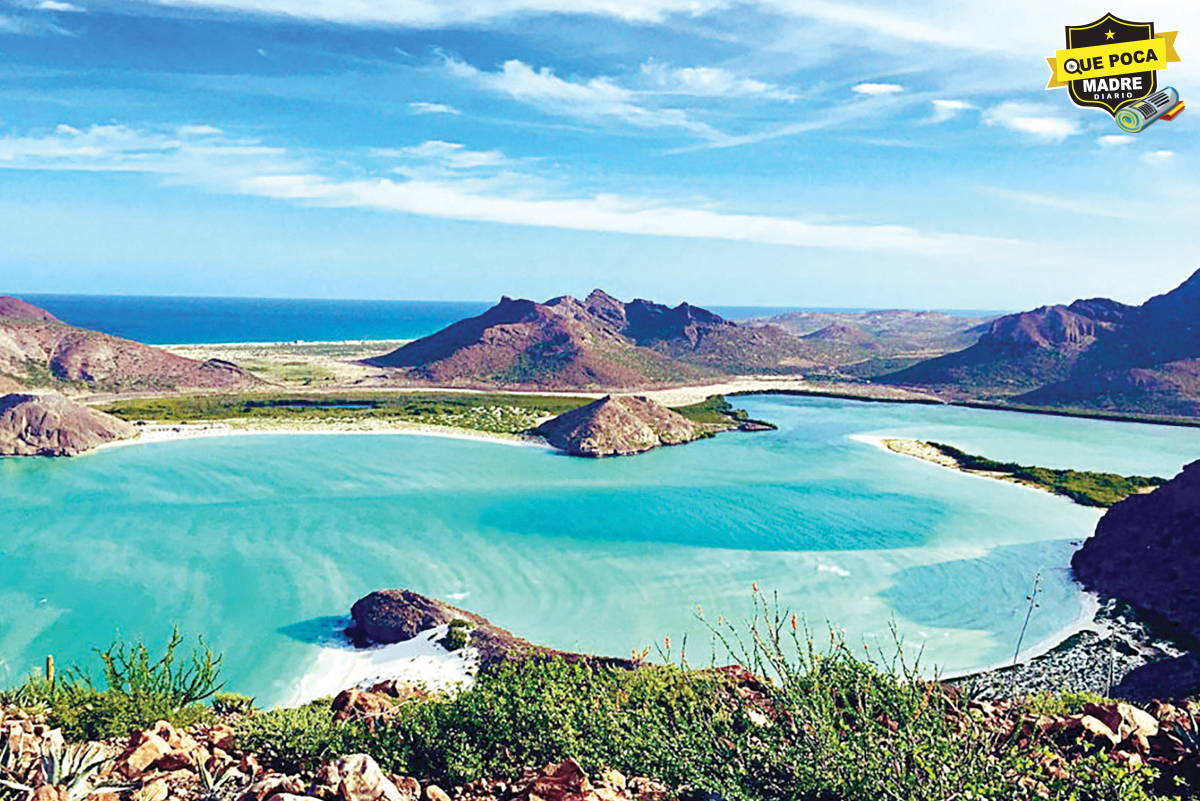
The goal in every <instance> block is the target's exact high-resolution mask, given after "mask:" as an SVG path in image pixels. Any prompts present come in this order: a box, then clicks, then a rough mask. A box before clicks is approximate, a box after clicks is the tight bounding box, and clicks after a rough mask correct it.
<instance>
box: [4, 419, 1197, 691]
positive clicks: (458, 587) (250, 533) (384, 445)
mask: <svg viewBox="0 0 1200 801" xmlns="http://www.w3.org/2000/svg"><path fill="white" fill-rule="evenodd" d="M737 401H738V404H739V405H741V406H745V407H746V408H747V409H749V411H750V412H751V414H752V416H755V417H761V418H764V419H768V420H771V421H773V422H776V423H777V424H779V426H780V428H779V431H776V432H764V433H754V434H725V435H722V436H719V437H717V438H715V439H711V440H706V441H702V442H698V443H694V444H690V445H687V446H685V447H679V448H667V449H662V450H659V451H656V452H653V453H649V454H645V455H641V456H638V457H634V458H626V459H607V460H584V459H575V458H571V457H566V456H562V455H559V454H556V453H553V452H550V451H548V450H544V449H540V448H532V447H530V448H524V447H511V446H506V445H500V444H495V443H488V442H474V441H463V440H454V439H445V438H436V437H423V436H407V435H347V434H338V435H286V436H285V435H280V436H272V435H262V436H254V437H227V438H210V439H197V440H191V441H179V442H169V443H160V444H152V445H145V446H136V447H125V448H116V449H111V450H105V451H102V452H100V453H96V454H92V455H89V456H85V457H82V458H78V459H72V460H29V459H25V460H17V459H10V460H0V509H2V510H3V512H2V514H3V518H2V520H3V523H2V524H0V660H3V662H2V663H0V683H9V682H11V681H15V680H17V679H19V678H20V677H21V676H22V675H24V673H25V672H27V671H28V670H30V669H33V668H34V667H35V666H36V665H38V664H40V662H41V661H42V660H43V659H44V657H45V655H46V654H47V653H53V654H54V655H55V657H56V659H57V660H58V661H59V663H60V664H62V663H67V662H72V661H76V662H80V663H81V664H84V665H89V664H90V663H91V662H92V661H93V657H92V656H91V648H92V647H93V646H104V645H106V644H107V643H108V642H109V641H111V639H112V638H113V636H114V634H115V633H116V632H118V631H120V632H121V634H122V635H123V636H126V637H137V636H144V637H145V638H146V640H147V641H148V642H152V643H160V642H161V641H162V640H163V639H164V638H165V636H166V635H167V634H168V633H169V630H170V626H171V625H172V624H174V623H178V624H179V625H180V627H181V629H182V630H183V631H185V632H187V633H189V634H197V633H202V634H204V635H205V637H206V639H207V641H208V642H209V643H210V644H211V645H212V646H213V647H214V649H216V650H219V651H221V652H223V653H224V654H225V675H226V677H227V678H228V679H229V681H230V689H233V690H237V691H240V692H245V693H248V694H251V695H256V696H258V698H259V699H260V701H262V702H265V703H267V704H270V703H274V702H277V701H279V700H281V699H284V698H288V697H290V696H291V695H292V693H293V690H294V688H295V686H296V683H297V682H298V681H299V679H300V678H301V677H302V676H303V675H304V674H305V673H306V672H307V671H309V670H310V669H311V668H312V665H313V664H314V663H315V661H316V658H317V656H318V654H319V653H320V649H321V646H320V645H319V644H317V643H315V642H314V640H317V639H319V637H318V636H317V634H316V633H317V632H327V631H328V629H329V621H330V619H331V618H335V617H338V616H342V615H345V614H346V613H347V611H348V609H349V607H350V604H351V603H352V602H353V601H354V600H355V599H356V598H358V597H360V596H362V595H364V594H366V593H367V592H370V591H371V590H374V589H378V588H383V587H409V588H412V589H415V590H417V591H419V592H423V593H426V594H429V595H433V596H436V597H439V598H443V599H446V600H449V601H451V602H452V603H455V604H457V605H460V606H463V607H465V608H468V609H470V610H472V611H475V612H478V613H480V614H483V615H485V616H487V617H489V618H491V619H492V620H493V622H495V623H497V624H499V625H502V626H504V627H506V628H509V629H511V630H513V631H514V632H515V633H517V634H519V635H521V636H524V637H526V638H528V639H530V640H533V641H534V642H538V643H543V644H546V645H551V646H555V647H559V648H566V649H576V650H585V651H593V652H603V653H611V654H616V655H624V654H628V653H629V652H630V651H632V650H634V649H641V648H643V647H645V646H647V645H653V644H656V643H662V642H663V639H664V637H666V636H668V635H669V636H670V637H671V638H672V643H673V644H674V646H675V651H676V653H677V652H678V648H679V645H680V643H681V642H682V641H683V638H684V636H685V635H686V636H687V638H688V645H687V649H688V655H689V658H690V660H691V661H692V662H693V663H699V662H705V661H707V660H708V658H709V657H710V655H711V648H710V642H711V641H710V637H709V636H708V635H707V633H706V631H707V630H706V628H705V625H704V624H703V623H701V622H700V621H698V620H696V619H695V610H696V606H697V605H698V604H699V605H702V607H703V608H704V610H705V613H706V616H707V617H708V618H709V619H710V620H712V619H715V618H716V616H717V615H718V614H721V615H724V616H725V617H726V618H727V619H732V620H734V621H737V620H740V619H742V618H744V617H745V616H746V615H747V614H748V613H749V611H750V593H751V590H750V587H751V583H752V582H757V584H758V586H759V587H760V588H761V589H763V590H764V591H767V592H769V593H773V592H778V594H779V599H780V602H781V603H782V604H784V605H786V606H787V607H788V608H789V609H790V610H792V611H795V612H797V613H799V614H801V615H802V616H804V617H805V618H806V619H807V621H808V622H809V625H810V627H811V628H812V629H813V630H814V631H815V632H816V633H817V635H818V639H820V640H826V639H827V630H828V626H829V625H833V626H836V627H840V628H844V629H845V631H846V634H847V637H848V639H849V641H850V642H851V643H852V644H854V645H855V646H856V647H859V646H860V645H861V644H862V643H864V642H866V643H869V644H870V645H871V646H872V648H874V647H875V644H876V642H880V643H882V644H884V645H885V646H886V645H887V644H888V643H889V642H890V635H889V633H888V627H889V622H891V621H894V622H895V625H896V626H897V627H898V629H899V630H900V632H901V633H902V634H903V636H904V637H905V641H906V643H907V644H908V646H909V647H910V652H911V650H913V649H915V648H916V647H917V646H918V645H921V646H923V647H924V661H925V663H926V664H927V665H929V666H932V665H934V664H936V665H937V666H939V667H941V668H943V669H945V670H963V669H967V668H972V667H977V666H982V665H989V664H994V663H997V662H1001V661H1003V660H1005V659H1006V658H1011V655H1012V652H1013V648H1014V647H1015V645H1016V642H1017V638H1018V637H1019V635H1020V628H1021V623H1022V621H1023V619H1024V616H1025V612H1026V605H1027V604H1026V601H1025V596H1026V595H1027V594H1028V593H1029V589H1030V585H1031V584H1032V581H1033V577H1034V574H1035V573H1038V572H1041V573H1042V575H1043V584H1042V587H1043V592H1042V595H1041V596H1040V601H1041V606H1040V607H1039V608H1038V609H1036V610H1035V612H1034V614H1033V617H1032V619H1031V624H1030V630H1029V632H1028V633H1027V634H1026V636H1025V644H1026V645H1030V644H1032V643H1035V642H1038V641H1040V640H1046V639H1047V638H1050V637H1053V636H1054V635H1055V633H1056V632H1059V631H1061V630H1063V629H1064V628H1065V627H1068V626H1070V625H1072V623H1073V622H1074V621H1076V620H1078V619H1079V617H1080V615H1081V614H1082V613H1083V612H1084V611H1085V610H1086V603H1085V601H1086V598H1085V596H1084V595H1083V594H1082V593H1081V592H1080V590H1079V589H1078V587H1076V585H1074V584H1073V582H1071V580H1070V577H1069V574H1068V571H1067V566H1068V564H1069V560H1070V555H1071V553H1072V551H1073V549H1074V547H1075V544H1076V543H1078V542H1079V541H1080V540H1082V539H1083V538H1085V537H1087V536H1088V535H1089V534H1090V533H1091V530H1092V529H1093V528H1094V526H1095V523H1096V520H1097V519H1098V518H1099V516H1100V511H1099V510H1093V509H1086V508H1083V507H1080V506H1077V505H1074V504H1072V503H1070V502H1068V501H1066V500H1064V499H1061V498H1056V497H1053V496H1050V495H1047V494H1044V493H1039V492H1036V491H1034V490H1030V489H1027V488H1023V487H1018V486H1014V485H1009V484H1004V483H1001V482H997V481H992V480H988V479H982V478H978V477H974V476H967V475H963V474H959V473H955V472H953V471H950V470H946V469H944V468H940V467H937V466H934V465H930V464H926V463H923V462H920V461H918V460H915V459H911V458H908V457H903V456H898V455H895V454H892V453H888V452H885V451H882V450H880V449H879V448H877V447H874V446H872V445H870V444H867V443H863V442H859V441H856V440H853V439H851V438H850V437H851V436H852V435H854V434H894V435H897V436H911V437H917V438H922V439H933V440H937V441H940V442H946V443H950V444H954V445H956V446H958V447H961V448H963V449H964V450H967V451H969V452H972V453H979V454H983V455H986V456H990V457H994V458H999V459H1005V460H1007V459H1013V460H1017V461H1022V462H1025V463H1030V464H1044V465H1049V466H1056V467H1074V468H1077V469H1093V470H1112V471H1119V472H1136V473H1144V474H1157V475H1163V476H1171V475H1174V474H1175V473H1176V472H1177V471H1178V470H1179V469H1180V468H1181V467H1182V466H1183V465H1184V464H1186V463H1187V462H1189V461H1191V460H1193V459H1195V458H1198V457H1200V430H1198V429H1186V428H1169V427H1161V426H1148V425H1141V424H1129V423H1110V422H1103V421H1095V420H1078V419H1070V418H1059V417H1044V416H1034V415H1023V414H1014V413H1007V412H996V411H985V410H971V409H962V408H952V407H936V406H919V405H901V404H877V403H858V402H853V401H841V400H831V399H812V398H791V397H778V396H757V397H752V398H738V399H737ZM717 656H718V658H719V657H720V656H721V655H720V654H718V655H717Z"/></svg>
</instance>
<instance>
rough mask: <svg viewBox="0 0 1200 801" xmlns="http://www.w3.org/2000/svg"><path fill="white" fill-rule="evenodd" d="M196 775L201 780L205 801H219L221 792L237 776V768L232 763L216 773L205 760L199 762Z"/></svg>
mask: <svg viewBox="0 0 1200 801" xmlns="http://www.w3.org/2000/svg"><path fill="white" fill-rule="evenodd" d="M196 773H197V775H198V776H199V778H200V797H201V798H202V799H204V801H217V799H218V798H220V797H221V791H222V790H223V789H224V788H225V785H227V784H229V782H230V781H232V780H233V779H234V778H235V777H236V776H237V775H238V771H237V766H236V765H235V764H233V763H232V762H231V763H229V764H228V765H225V766H224V767H223V768H220V769H219V770H216V771H210V770H209V769H208V767H207V766H206V765H205V764H204V761H203V760H197V764H196Z"/></svg>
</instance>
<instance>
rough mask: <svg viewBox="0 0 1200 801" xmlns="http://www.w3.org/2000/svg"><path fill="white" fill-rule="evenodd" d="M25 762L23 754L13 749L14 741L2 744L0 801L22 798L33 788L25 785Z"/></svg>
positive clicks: (10, 740)
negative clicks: (23, 780)
mask: <svg viewBox="0 0 1200 801" xmlns="http://www.w3.org/2000/svg"><path fill="white" fill-rule="evenodd" d="M25 772H26V765H25V760H24V759H22V758H21V753H20V751H18V750H17V749H16V748H15V747H13V743H12V739H11V738H8V739H5V740H4V742H3V743H0V801H10V799H17V798H22V797H24V796H25V794H26V793H28V792H30V791H31V790H32V789H33V788H31V787H29V786H28V785H26V784H24V783H23V782H22V781H21V780H22V779H24V778H25Z"/></svg>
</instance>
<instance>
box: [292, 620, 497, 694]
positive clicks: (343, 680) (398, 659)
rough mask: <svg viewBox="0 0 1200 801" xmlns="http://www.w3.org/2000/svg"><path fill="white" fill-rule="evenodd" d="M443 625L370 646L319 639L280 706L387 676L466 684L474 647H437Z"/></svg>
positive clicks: (441, 687)
mask: <svg viewBox="0 0 1200 801" xmlns="http://www.w3.org/2000/svg"><path fill="white" fill-rule="evenodd" d="M449 628H450V627H449V626H438V627H436V628H432V629H429V630H428V631H423V632H421V633H420V634H418V635H417V636H416V637H413V638H412V639H411V640H405V641H404V642H399V643H395V644H393V645H381V646H376V647H373V648H354V647H353V646H351V645H350V644H349V643H348V642H344V641H343V642H338V641H331V642H328V643H322V644H319V645H318V646H317V647H319V648H320V653H319V654H318V655H317V656H316V658H315V659H314V660H313V662H312V664H311V665H310V666H309V668H308V670H307V672H305V674H304V675H303V676H301V677H300V678H298V679H296V680H295V681H294V682H293V683H292V685H291V687H290V688H289V690H288V692H287V693H286V695H285V699H284V701H283V702H282V703H281V704H280V706H300V705H301V704H307V703H308V702H310V701H315V700H317V699H318V698H328V697H330V696H334V695H337V694H338V693H340V692H341V691H342V690H346V689H349V688H351V687H360V686H362V687H370V686H371V685H374V684H376V683H378V682H380V681H384V680H387V679H397V680H399V681H403V682H407V683H409V684H413V685H417V686H419V687H423V688H424V689H425V690H427V691H429V692H446V691H450V690H454V689H466V688H468V687H470V686H471V684H472V683H474V681H475V673H476V671H477V670H478V668H479V653H478V652H477V651H476V650H475V649H474V648H471V647H469V646H468V647H466V648H462V649H460V650H458V651H453V652H451V651H447V650H446V649H445V648H443V647H442V646H441V645H440V644H439V643H438V641H439V640H441V639H442V638H443V637H445V636H446V632H447V631H449Z"/></svg>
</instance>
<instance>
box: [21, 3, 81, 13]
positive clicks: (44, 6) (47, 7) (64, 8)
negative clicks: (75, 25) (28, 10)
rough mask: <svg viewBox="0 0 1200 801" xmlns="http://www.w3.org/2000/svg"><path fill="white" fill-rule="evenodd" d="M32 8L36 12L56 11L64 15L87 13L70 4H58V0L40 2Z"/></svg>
mask: <svg viewBox="0 0 1200 801" xmlns="http://www.w3.org/2000/svg"><path fill="white" fill-rule="evenodd" d="M34 8H36V9H37V10H38V11H58V12H61V13H64V14H81V13H83V12H84V11H87V9H85V8H80V7H79V6H75V5H71V4H70V3H60V2H58V0H42V2H40V3H38V4H37V5H36V6H34Z"/></svg>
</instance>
